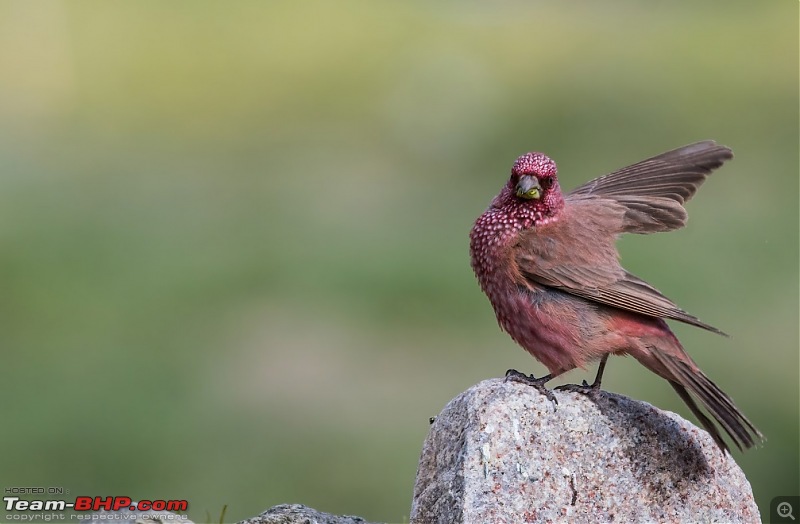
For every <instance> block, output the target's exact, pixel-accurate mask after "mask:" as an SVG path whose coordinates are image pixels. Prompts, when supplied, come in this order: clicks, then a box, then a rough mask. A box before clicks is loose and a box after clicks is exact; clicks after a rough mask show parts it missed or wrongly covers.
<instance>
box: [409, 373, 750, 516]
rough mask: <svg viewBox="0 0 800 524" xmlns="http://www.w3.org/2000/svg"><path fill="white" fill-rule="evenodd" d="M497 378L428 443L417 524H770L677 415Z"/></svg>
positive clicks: (729, 461)
mask: <svg viewBox="0 0 800 524" xmlns="http://www.w3.org/2000/svg"><path fill="white" fill-rule="evenodd" d="M554 394H555V396H556V398H557V399H558V405H557V406H556V405H555V404H554V403H553V402H551V401H550V400H548V399H547V398H546V397H545V396H544V395H542V394H541V393H539V392H538V391H537V390H536V389H535V388H532V387H530V386H528V385H525V384H520V383H516V382H507V383H506V382H503V380H502V379H492V380H486V381H483V382H481V383H480V384H478V385H476V386H473V387H472V388H470V389H468V390H467V391H465V392H464V393H462V394H460V395H459V396H458V397H456V398H455V399H453V400H452V401H450V403H449V404H447V406H445V408H444V410H443V411H442V413H441V414H440V415H439V416H438V417H436V420H435V421H434V423H433V424H432V426H431V429H430V433H429V434H428V437H427V439H426V440H425V443H424V445H423V449H422V456H421V458H420V462H419V466H418V469H417V479H416V484H415V486H414V499H413V503H412V508H411V522H412V523H424V524H432V523H447V524H451V523H455V522H466V523H472V522H476V523H484V522H491V523H509V524H512V523H513V524H517V523H523V522H747V523H752V522H760V521H761V518H760V515H759V512H758V508H757V506H756V504H755V501H754V500H753V493H752V490H751V489H750V484H749V483H748V482H747V479H746V478H745V476H744V473H742V470H741V469H739V466H737V464H736V462H735V461H734V460H733V458H731V456H730V455H727V454H723V453H722V452H721V451H720V450H719V449H718V448H717V447H716V445H715V444H714V441H713V440H712V439H711V437H710V436H709V435H708V434H707V433H706V432H705V431H703V430H701V429H699V428H697V427H695V426H694V425H693V424H691V423H689V422H687V421H686V420H684V419H682V418H681V417H679V416H678V415H676V414H674V413H670V412H667V411H661V410H659V409H656V408H654V407H653V406H651V405H649V404H647V403H644V402H639V401H635V400H632V399H629V398H627V397H623V396H621V395H615V394H613V393H608V392H605V391H601V392H598V394H597V395H595V396H594V397H592V398H590V397H587V396H585V395H582V394H580V393H576V392H561V391H554Z"/></svg>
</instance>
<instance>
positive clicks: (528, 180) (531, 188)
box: [517, 175, 542, 200]
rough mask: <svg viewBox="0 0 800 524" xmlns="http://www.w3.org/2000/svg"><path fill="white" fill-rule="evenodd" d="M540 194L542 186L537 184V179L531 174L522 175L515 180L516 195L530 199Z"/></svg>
mask: <svg viewBox="0 0 800 524" xmlns="http://www.w3.org/2000/svg"><path fill="white" fill-rule="evenodd" d="M541 196H542V186H540V185H539V179H537V178H536V177H535V176H532V175H522V178H520V179H519V182H517V197H519V198H524V199H526V200H530V199H532V198H539V197H541Z"/></svg>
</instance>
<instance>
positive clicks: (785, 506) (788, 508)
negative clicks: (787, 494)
mask: <svg viewBox="0 0 800 524" xmlns="http://www.w3.org/2000/svg"><path fill="white" fill-rule="evenodd" d="M775 510H776V511H777V512H778V516H779V517H780V518H782V519H785V518H786V517H789V518H790V519H792V520H794V515H792V505H791V504H789V503H788V502H781V503H780V504H778V507H777V508H775Z"/></svg>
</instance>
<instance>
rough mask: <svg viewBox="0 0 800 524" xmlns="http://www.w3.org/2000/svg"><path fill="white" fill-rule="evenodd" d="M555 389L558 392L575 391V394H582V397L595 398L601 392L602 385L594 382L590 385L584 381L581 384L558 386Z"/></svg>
mask: <svg viewBox="0 0 800 524" xmlns="http://www.w3.org/2000/svg"><path fill="white" fill-rule="evenodd" d="M555 389H556V391H573V392H575V393H580V394H582V395H586V396H587V397H592V398H593V397H595V396H596V395H597V393H598V392H599V391H600V383H599V382H594V383H592V384H589V383H588V382H586V381H585V380H584V381H582V382H581V383H580V384H564V385H563V386H558V387H557V388H555Z"/></svg>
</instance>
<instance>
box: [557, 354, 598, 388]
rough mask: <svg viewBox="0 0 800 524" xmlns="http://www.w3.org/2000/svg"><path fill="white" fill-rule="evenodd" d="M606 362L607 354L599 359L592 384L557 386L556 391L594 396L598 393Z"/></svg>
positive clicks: (584, 382)
mask: <svg viewBox="0 0 800 524" xmlns="http://www.w3.org/2000/svg"><path fill="white" fill-rule="evenodd" d="M607 361H608V353H606V354H605V355H603V358H601V359H600V365H599V366H597V375H595V377H594V382H592V383H591V384H588V383H587V382H586V381H585V380H584V381H583V382H582V383H581V384H564V385H563V386H558V387H557V388H556V389H557V390H558V391H575V392H578V393H583V394H584V395H589V396H592V395H594V394H596V393H597V392H598V391H600V383H601V382H602V380H603V372H604V371H605V370H606V362H607Z"/></svg>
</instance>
